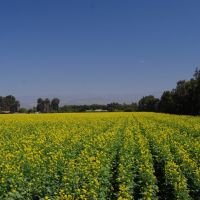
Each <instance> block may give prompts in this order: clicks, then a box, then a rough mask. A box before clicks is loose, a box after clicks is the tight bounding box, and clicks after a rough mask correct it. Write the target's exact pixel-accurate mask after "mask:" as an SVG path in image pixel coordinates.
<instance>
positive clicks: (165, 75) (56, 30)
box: [0, 0, 200, 96]
mask: <svg viewBox="0 0 200 200" xmlns="http://www.w3.org/2000/svg"><path fill="white" fill-rule="evenodd" d="M199 8H200V1H199V0H196V1H195V0H190V1H189V0H187V1H186V0H123V1H122V0H71V1H70V0H63V1H62V0H57V1H55V0H42V1H41V0H29V1H27V0H19V1H16V0H6V1H0V74H1V78H0V95H7V94H13V95H16V96H30V95H36V96H40V95H43V96H45V95H46V96H48V95H50V94H55V95H69V94H76V95H85V94H91V95H92V94H95V95H102V96H103V95H105V94H115V95H118V94H119V95H123V94H151V93H159V92H161V91H163V90H167V89H172V88H173V87H175V84H176V81H178V80H180V79H189V78H191V77H192V75H193V73H194V70H195V67H197V66H199V65H200V12H199Z"/></svg>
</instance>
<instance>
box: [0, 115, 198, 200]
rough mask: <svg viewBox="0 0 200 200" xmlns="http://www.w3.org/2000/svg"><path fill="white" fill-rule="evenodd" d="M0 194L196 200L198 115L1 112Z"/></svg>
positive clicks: (36, 198) (37, 198)
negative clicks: (9, 113) (4, 113)
mask: <svg viewBox="0 0 200 200" xmlns="http://www.w3.org/2000/svg"><path fill="white" fill-rule="evenodd" d="M0 150H1V152H0V199H2V200H4V199H6V200H29V199H30V200H48V199H49V200H50V199H51V200H68V199H69V200H70V199H71V200H72V199H85V200H86V199H89V200H93V199H100V200H101V199H102V200H104V199H118V200H123V199H124V200H125V199H127V200H128V199H144V200H151V199H152V200H156V199H166V200H173V199H179V200H186V199H200V118H199V117H191V116H177V115H167V114H156V113H79V114H75V113H73V114H13V115H0Z"/></svg>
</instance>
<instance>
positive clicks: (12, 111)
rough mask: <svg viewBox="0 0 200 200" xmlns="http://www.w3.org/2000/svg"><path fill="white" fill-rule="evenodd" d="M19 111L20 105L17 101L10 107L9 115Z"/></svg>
mask: <svg viewBox="0 0 200 200" xmlns="http://www.w3.org/2000/svg"><path fill="white" fill-rule="evenodd" d="M19 109H20V103H19V101H15V102H14V104H12V105H11V106H10V112H11V113H15V112H19Z"/></svg>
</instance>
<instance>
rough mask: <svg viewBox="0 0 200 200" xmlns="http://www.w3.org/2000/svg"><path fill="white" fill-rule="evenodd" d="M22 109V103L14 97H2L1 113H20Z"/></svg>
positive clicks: (0, 97)
mask: <svg viewBox="0 0 200 200" xmlns="http://www.w3.org/2000/svg"><path fill="white" fill-rule="evenodd" d="M19 108H20V102H19V101H17V100H16V99H15V97H14V96H12V95H8V96H6V97H2V96H0V112H5V111H7V112H11V113H15V112H18V111H19Z"/></svg>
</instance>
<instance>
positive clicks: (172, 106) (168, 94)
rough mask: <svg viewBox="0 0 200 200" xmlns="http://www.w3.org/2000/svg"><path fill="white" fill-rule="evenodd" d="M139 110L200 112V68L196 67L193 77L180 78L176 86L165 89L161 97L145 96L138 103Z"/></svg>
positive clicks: (188, 113)
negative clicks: (168, 89) (188, 78)
mask: <svg viewBox="0 0 200 200" xmlns="http://www.w3.org/2000/svg"><path fill="white" fill-rule="evenodd" d="M138 110H139V111H153V112H163V113H171V114H186V115H199V114H200V70H199V69H196V70H195V73H194V75H193V78H191V79H190V80H188V81H186V80H180V81H178V82H177V84H176V88H175V89H172V90H171V91H164V92H163V94H162V96H161V98H160V99H158V98H155V97H154V96H152V95H150V96H146V97H143V98H142V99H141V100H140V101H139V103H138Z"/></svg>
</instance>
